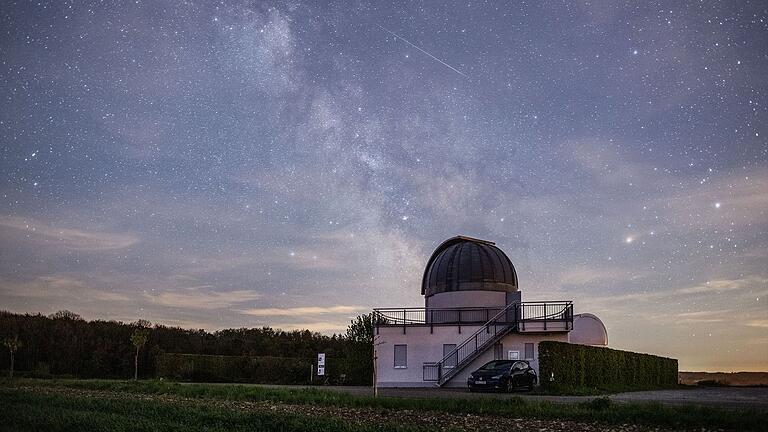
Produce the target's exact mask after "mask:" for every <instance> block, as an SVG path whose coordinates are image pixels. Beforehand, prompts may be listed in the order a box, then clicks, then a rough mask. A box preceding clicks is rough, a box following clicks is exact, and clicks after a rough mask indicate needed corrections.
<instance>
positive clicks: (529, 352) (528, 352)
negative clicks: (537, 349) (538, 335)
mask: <svg viewBox="0 0 768 432" xmlns="http://www.w3.org/2000/svg"><path fill="white" fill-rule="evenodd" d="M525 358H526V359H532V358H533V344H532V343H527V344H525Z"/></svg>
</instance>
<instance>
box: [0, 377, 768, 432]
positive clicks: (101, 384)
mask: <svg viewBox="0 0 768 432" xmlns="http://www.w3.org/2000/svg"><path fill="white" fill-rule="evenodd" d="M15 385H25V386H40V387H47V386H54V387H68V388H78V389H87V390H104V391H113V392H117V393H122V392H127V393H134V394H169V395H177V396H182V397H186V398H197V399H219V400H231V401H261V400H271V401H275V402H282V403H289V404H311V405H330V406H341V407H358V408H363V407H369V408H377V409H388V410H402V409H408V410H417V411H436V412H446V413H453V414H480V415H484V414H485V415H499V416H505V417H514V418H540V419H569V420H577V421H588V422H593V421H597V422H602V423H610V424H620V423H632V424H640V425H647V426H653V427H674V428H687V429H696V428H723V429H732V430H765V425H766V424H768V413H766V412H762V411H759V410H756V409H719V408H713V407H703V406H692V405H691V406H677V405H674V406H673V405H662V404H659V403H626V404H625V403H614V402H612V401H610V400H609V399H606V398H598V399H595V400H593V401H591V402H585V403H578V404H556V403H551V402H547V401H533V400H530V399H523V398H520V397H517V398H509V399H506V398H505V399H498V398H474V399H443V398H429V399H426V398H424V399H416V398H413V399H412V398H394V397H380V398H373V397H370V396H353V395H350V394H347V393H341V392H335V391H327V390H319V389H312V388H310V389H285V388H265V387H255V386H243V385H210V384H178V383H172V382H167V381H139V382H132V381H106V380H61V381H60V380H51V381H41V380H25V379H22V380H16V381H14V382H13V383H10V382H9V381H7V380H5V381H0V387H9V386H15ZM286 430H287V429H286Z"/></svg>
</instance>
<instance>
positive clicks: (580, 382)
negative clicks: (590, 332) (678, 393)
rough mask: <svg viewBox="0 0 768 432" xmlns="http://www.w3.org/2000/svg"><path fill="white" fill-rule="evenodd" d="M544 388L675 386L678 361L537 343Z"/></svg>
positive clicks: (644, 355) (586, 347) (647, 387)
mask: <svg viewBox="0 0 768 432" xmlns="http://www.w3.org/2000/svg"><path fill="white" fill-rule="evenodd" d="M539 376H540V381H541V386H542V388H544V389H551V390H556V391H565V390H574V389H579V388H594V389H600V390H608V391H622V390H653V389H660V388H671V387H675V386H676V385H677V360H676V359H672V358H666V357H659V356H655V355H650V354H640V353H636V352H631V351H620V350H615V349H610V348H600V347H593V346H587V345H578V344H570V343H565V342H555V341H544V342H541V343H539Z"/></svg>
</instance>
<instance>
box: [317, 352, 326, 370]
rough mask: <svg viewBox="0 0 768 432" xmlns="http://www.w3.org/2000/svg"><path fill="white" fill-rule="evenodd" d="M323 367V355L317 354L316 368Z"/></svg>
mask: <svg viewBox="0 0 768 432" xmlns="http://www.w3.org/2000/svg"><path fill="white" fill-rule="evenodd" d="M320 366H325V353H318V354H317V367H320Z"/></svg>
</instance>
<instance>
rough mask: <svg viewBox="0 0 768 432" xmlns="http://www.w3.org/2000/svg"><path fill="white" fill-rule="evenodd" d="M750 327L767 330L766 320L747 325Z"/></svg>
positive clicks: (751, 322)
mask: <svg viewBox="0 0 768 432" xmlns="http://www.w3.org/2000/svg"><path fill="white" fill-rule="evenodd" d="M747 325H748V326H750V327H760V328H768V319H756V320H751V321H749V322H748V323H747Z"/></svg>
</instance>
